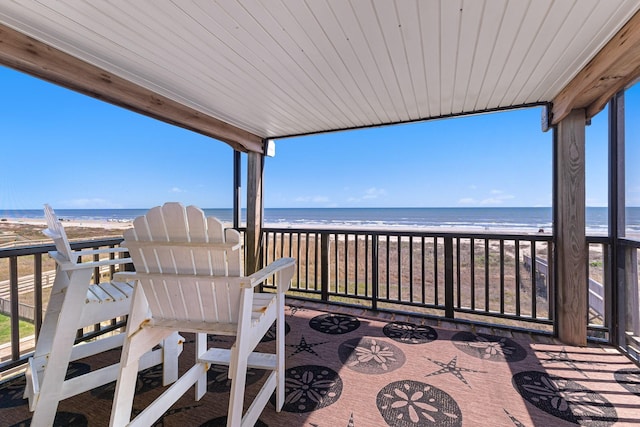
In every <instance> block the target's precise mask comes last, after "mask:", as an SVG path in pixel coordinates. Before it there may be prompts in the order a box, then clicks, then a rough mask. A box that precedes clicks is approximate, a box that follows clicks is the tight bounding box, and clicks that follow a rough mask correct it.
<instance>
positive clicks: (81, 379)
mask: <svg viewBox="0 0 640 427" xmlns="http://www.w3.org/2000/svg"><path fill="white" fill-rule="evenodd" d="M44 211H45V216H46V219H47V226H48V228H47V229H46V230H44V234H45V235H47V236H48V237H51V238H52V239H53V241H54V242H55V245H56V251H52V252H49V254H50V255H51V257H52V258H54V259H55V261H56V264H57V267H56V278H55V280H54V283H53V288H52V290H51V296H50V298H49V304H48V306H47V311H46V313H45V317H44V321H43V322H42V328H41V329H40V335H39V337H38V340H37V343H36V348H35V352H34V355H33V357H31V358H29V363H28V366H27V371H26V379H27V384H26V388H25V392H24V397H25V398H28V399H29V409H30V410H31V411H33V412H34V414H33V418H32V420H31V425H32V426H36V427H39V426H51V425H53V420H54V418H55V414H56V410H57V407H58V403H59V402H60V401H61V400H64V399H66V398H69V397H71V396H75V395H77V394H80V393H83V392H85V391H87V390H91V389H93V388H96V387H99V386H101V385H104V384H107V383H109V382H112V381H114V380H115V379H116V377H117V375H118V372H119V363H116V364H113V365H110V366H106V367H104V368H102V369H98V370H95V371H91V372H89V373H86V374H84V375H80V376H77V377H74V378H71V379H68V380H65V375H66V372H67V368H68V365H69V362H71V361H74V360H78V359H82V358H84V357H87V356H91V355H95V354H97V353H100V352H103V351H106V350H110V349H113V348H117V347H120V346H122V343H123V341H124V337H125V334H124V333H116V334H114V335H112V336H109V337H106V338H102V339H97V340H95V341H92V342H88V343H82V344H77V345H74V341H75V338H76V332H77V330H78V329H79V328H82V327H85V326H89V325H93V324H96V323H100V322H103V321H107V320H110V319H114V318H117V317H122V316H126V315H128V314H129V309H130V305H131V299H130V298H129V297H130V295H131V294H132V293H133V285H134V281H127V280H126V274H124V275H122V276H121V277H122V278H124V279H125V280H119V279H117V278H115V277H114V280H113V281H110V282H106V283H100V284H93V285H91V284H90V280H91V275H92V273H93V272H94V269H95V268H100V267H101V266H105V265H118V264H126V263H128V262H131V259H130V258H114V259H101V260H99V261H91V262H79V260H80V259H81V258H80V257H81V256H90V257H91V258H93V255H95V254H99V255H100V254H111V253H113V254H115V253H118V252H125V251H126V250H127V249H126V248H123V247H120V248H109V249H98V250H84V251H74V250H72V249H71V246H70V244H69V240H68V239H67V235H66V233H65V230H64V227H63V226H62V224H61V223H60V221H58V219H57V218H56V215H55V213H54V211H53V209H52V208H51V207H50V206H49V205H45V207H44ZM118 274H121V273H116V276H117V275H118ZM181 351H182V337H180V336H179V335H178V334H176V335H174V336H172V337H171V339H167V340H166V341H165V342H164V343H163V347H162V348H161V349H156V350H155V351H153V352H149V353H147V354H146V355H145V357H144V360H143V362H142V363H141V364H140V368H141V369H146V368H148V367H151V366H154V365H157V364H159V363H164V366H163V368H164V371H163V382H164V383H165V384H168V383H171V382H173V381H175V380H176V378H177V377H178V356H179V354H180V352H181ZM134 376H137V375H135V374H134Z"/></svg>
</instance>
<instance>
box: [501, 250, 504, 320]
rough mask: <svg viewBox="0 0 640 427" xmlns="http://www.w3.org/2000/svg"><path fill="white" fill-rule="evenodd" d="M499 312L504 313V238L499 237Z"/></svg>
mask: <svg viewBox="0 0 640 427" xmlns="http://www.w3.org/2000/svg"><path fill="white" fill-rule="evenodd" d="M500 313H502V314H504V240H503V239H500Z"/></svg>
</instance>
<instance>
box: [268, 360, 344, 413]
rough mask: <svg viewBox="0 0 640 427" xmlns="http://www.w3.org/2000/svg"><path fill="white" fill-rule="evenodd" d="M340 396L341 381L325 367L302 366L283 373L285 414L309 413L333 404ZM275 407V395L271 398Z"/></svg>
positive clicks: (333, 372)
mask: <svg viewBox="0 0 640 427" xmlns="http://www.w3.org/2000/svg"><path fill="white" fill-rule="evenodd" d="M341 394H342V379H341V378H340V376H339V375H338V373H337V372H336V371H334V370H333V369H331V368H327V367H325V366H318V365H303V366H296V367H295V368H289V369H287V370H286V373H285V401H284V406H283V407H282V410H283V411H287V412H298V413H302V412H311V411H315V410H316V409H320V408H324V407H327V406H329V405H331V404H333V403H335V402H336V401H337V400H338V399H339V398H340V395H341ZM271 403H272V404H274V405H275V395H273V396H272V397H271Z"/></svg>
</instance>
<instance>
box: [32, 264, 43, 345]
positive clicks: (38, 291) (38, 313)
mask: <svg viewBox="0 0 640 427" xmlns="http://www.w3.org/2000/svg"><path fill="white" fill-rule="evenodd" d="M33 303H34V305H35V307H34V313H33V322H34V326H35V334H36V340H37V339H38V335H40V327H41V326H42V254H34V255H33Z"/></svg>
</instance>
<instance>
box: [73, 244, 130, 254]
mask: <svg viewBox="0 0 640 427" xmlns="http://www.w3.org/2000/svg"><path fill="white" fill-rule="evenodd" d="M128 251H129V249H127V248H123V247H121V246H119V247H116V248H104V249H82V250H80V251H73V254H74V255H78V256H87V255H101V254H117V253H123V252H128Z"/></svg>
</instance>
